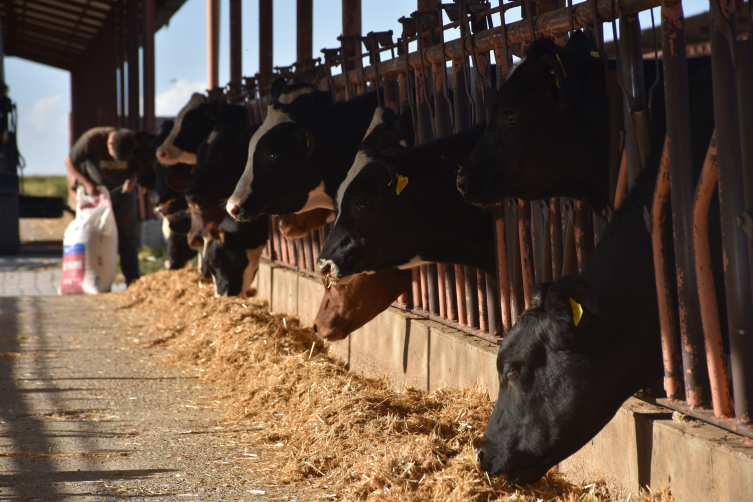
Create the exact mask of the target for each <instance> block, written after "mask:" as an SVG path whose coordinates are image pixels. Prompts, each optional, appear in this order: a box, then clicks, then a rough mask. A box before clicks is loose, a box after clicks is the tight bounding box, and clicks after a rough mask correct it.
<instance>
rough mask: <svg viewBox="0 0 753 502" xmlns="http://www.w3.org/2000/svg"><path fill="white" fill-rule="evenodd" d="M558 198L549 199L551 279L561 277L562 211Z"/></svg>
mask: <svg viewBox="0 0 753 502" xmlns="http://www.w3.org/2000/svg"><path fill="white" fill-rule="evenodd" d="M560 207H561V206H560V198H559V197H552V198H551V200H550V201H549V227H550V231H549V232H550V234H551V243H552V253H551V255H552V280H555V281H556V280H558V279H559V278H560V277H562V211H561V210H560Z"/></svg>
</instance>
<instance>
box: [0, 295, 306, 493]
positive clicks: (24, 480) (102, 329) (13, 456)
mask: <svg viewBox="0 0 753 502" xmlns="http://www.w3.org/2000/svg"><path fill="white" fill-rule="evenodd" d="M112 300H113V298H112V297H111V296H110V295H99V296H73V297H71V296H37V297H31V296H29V297H20V298H19V297H15V298H12V297H6V298H0V403H2V404H0V501H2V500H6V501H11V500H76V501H81V500H84V501H89V500H91V501H94V500H97V501H100V500H126V499H127V500H160V501H177V500H182V501H185V500H201V501H210V500H226V499H229V498H234V499H235V498H242V499H251V500H282V499H299V500H300V499H307V498H311V497H310V496H311V494H310V493H309V494H307V493H303V492H301V491H300V490H298V489H295V488H292V487H275V486H272V485H270V484H269V483H268V482H267V481H266V478H267V476H266V474H265V470H264V459H265V453H266V452H265V450H264V449H263V448H251V447H248V446H246V447H242V446H240V443H242V438H243V434H244V433H245V432H247V431H245V430H243V429H242V428H238V427H236V428H234V427H228V426H222V427H219V422H218V420H219V418H220V412H219V410H218V407H219V405H218V402H217V401H214V400H213V396H214V395H215V390H214V389H211V388H206V387H203V386H201V385H199V384H198V379H197V374H198V373H197V371H196V370H194V369H192V368H188V367H182V368H181V367H173V366H166V365H164V364H161V363H158V360H160V359H161V358H162V357H163V356H164V355H165V351H164V350H162V349H159V348H153V347H150V346H149V344H148V343H146V342H148V341H147V340H145V339H144V335H143V334H142V332H143V331H144V324H145V323H146V322H147V320H144V319H142V318H140V316H138V315H137V313H124V312H123V311H119V310H117V309H116V305H117V304H116V303H115V302H113V301H112Z"/></svg>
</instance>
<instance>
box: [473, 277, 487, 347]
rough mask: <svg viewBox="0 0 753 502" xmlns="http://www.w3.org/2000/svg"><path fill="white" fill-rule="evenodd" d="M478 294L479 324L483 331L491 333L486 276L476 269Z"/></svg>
mask: <svg viewBox="0 0 753 502" xmlns="http://www.w3.org/2000/svg"><path fill="white" fill-rule="evenodd" d="M476 288H477V289H476V294H477V295H478V323H479V329H480V330H481V331H487V332H489V311H488V302H487V298H486V274H485V273H484V271H483V270H479V269H476Z"/></svg>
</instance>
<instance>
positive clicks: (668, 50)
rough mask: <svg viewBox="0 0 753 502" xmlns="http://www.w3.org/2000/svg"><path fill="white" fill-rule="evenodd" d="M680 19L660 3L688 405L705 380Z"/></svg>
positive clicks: (696, 400) (669, 3) (698, 398)
mask: <svg viewBox="0 0 753 502" xmlns="http://www.w3.org/2000/svg"><path fill="white" fill-rule="evenodd" d="M684 25H685V18H684V14H683V10H682V2H681V0H663V2H662V47H663V48H664V50H663V54H662V58H663V59H664V89H665V93H664V94H665V99H666V110H667V155H668V159H669V172H670V184H671V191H670V200H671V204H672V225H673V232H674V240H675V268H676V273H677V292H678V308H679V314H680V337H681V340H682V343H681V346H680V348H681V349H682V360H683V367H684V375H685V398H686V399H687V403H688V405H690V406H691V407H699V406H703V405H704V404H705V402H706V399H705V397H707V396H704V390H703V389H704V386H705V385H706V382H707V379H708V376H707V373H706V361H705V359H703V358H702V357H701V351H702V350H703V331H702V326H701V318H700V315H699V305H698V296H697V295H696V293H697V291H698V284H697V282H696V276H695V267H694V266H693V262H694V260H693V230H692V228H691V225H692V215H693V195H694V191H695V180H694V179H693V177H692V175H691V172H690V170H689V169H688V166H691V165H692V162H693V156H692V153H693V152H692V147H691V146H692V145H691V131H690V99H689V95H688V94H689V90H688V66H687V52H686V47H685V27H684Z"/></svg>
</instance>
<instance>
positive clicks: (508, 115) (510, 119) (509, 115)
mask: <svg viewBox="0 0 753 502" xmlns="http://www.w3.org/2000/svg"><path fill="white" fill-rule="evenodd" d="M519 118H520V113H519V112H516V111H512V110H505V123H506V124H508V125H510V124H514V123H515V122H517V121H518V119H519Z"/></svg>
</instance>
